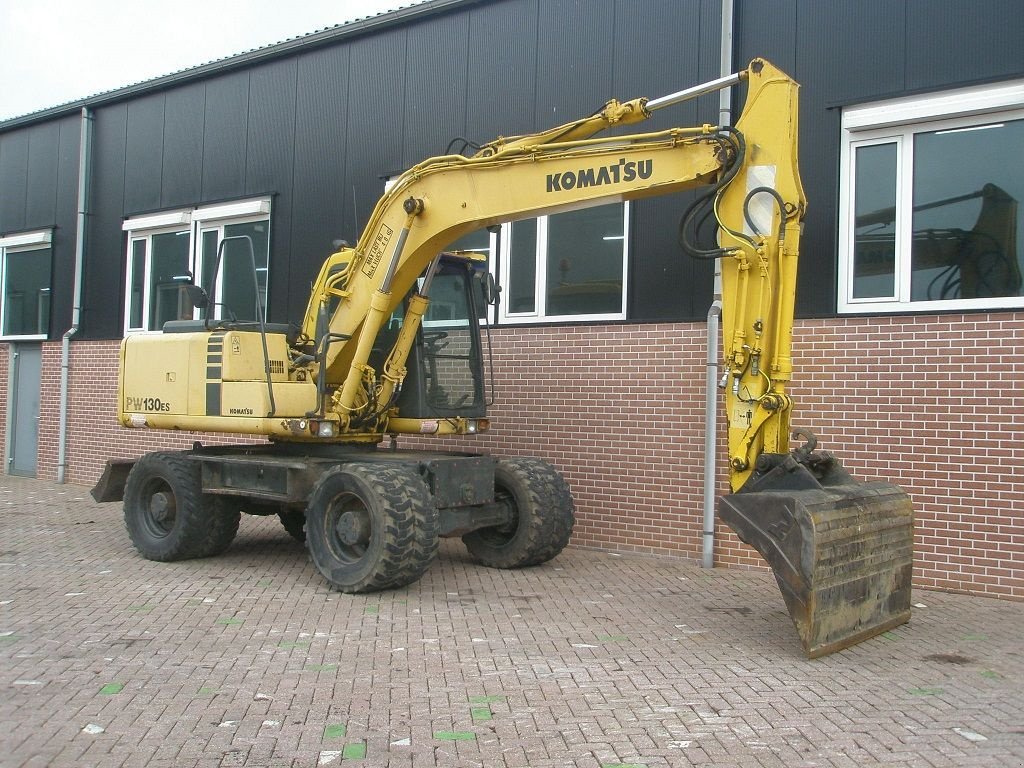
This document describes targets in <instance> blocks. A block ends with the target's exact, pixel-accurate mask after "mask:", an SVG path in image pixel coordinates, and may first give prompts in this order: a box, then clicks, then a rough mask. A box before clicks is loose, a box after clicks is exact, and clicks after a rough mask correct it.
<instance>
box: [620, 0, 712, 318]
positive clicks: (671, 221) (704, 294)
mask: <svg viewBox="0 0 1024 768" xmlns="http://www.w3.org/2000/svg"><path fill="white" fill-rule="evenodd" d="M720 27H721V16H720V14H719V10H718V4H717V2H715V3H712V2H708V0H640V1H639V2H635V1H632V0H618V2H617V3H616V6H615V45H614V48H613V58H614V65H615V69H614V73H613V78H614V87H613V89H612V92H611V93H609V94H608V95H609V96H615V97H616V98H619V99H631V98H634V97H637V96H646V97H648V98H657V97H659V96H664V95H666V94H669V93H674V92H675V91H678V90H681V89H683V88H687V87H689V86H691V85H697V84H698V83H702V82H706V81H708V80H711V79H714V78H716V77H718V46H717V35H718V30H719V29H720ZM709 34H710V38H709V37H708V35H709ZM709 52H710V54H711V55H710V56H709V55H708V53H709ZM717 119H718V101H717V97H706V98H702V99H699V100H694V101H690V102H686V103H685V104H680V105H676V106H673V107H670V108H667V109H664V110H662V111H661V112H657V113H655V115H654V116H653V117H652V118H651V120H649V121H648V122H646V123H643V124H642V125H638V126H631V127H630V128H629V130H631V131H648V130H657V129H663V128H669V127H672V126H689V125H698V124H700V123H703V122H712V123H713V122H715V121H717ZM693 197H694V196H693V194H681V195H671V196H667V197H656V198H651V199H649V200H640V201H637V202H636V203H634V204H633V210H632V219H631V238H630V271H629V297H628V305H629V308H628V313H629V317H630V319H640V320H654V319H659V320H662V319H664V320H667V319H673V320H679V319H691V318H694V317H703V316H704V315H705V314H706V312H707V306H708V304H710V302H711V292H712V281H713V275H714V270H713V268H712V266H711V265H710V264H709V263H708V262H706V261H694V260H693V259H691V258H689V257H688V256H686V255H685V254H684V253H683V252H682V250H681V249H680V247H679V245H678V240H677V225H678V221H679V216H680V214H681V212H682V211H683V210H684V209H685V208H686V206H687V205H688V204H689V202H690V201H691V200H692V199H693Z"/></svg>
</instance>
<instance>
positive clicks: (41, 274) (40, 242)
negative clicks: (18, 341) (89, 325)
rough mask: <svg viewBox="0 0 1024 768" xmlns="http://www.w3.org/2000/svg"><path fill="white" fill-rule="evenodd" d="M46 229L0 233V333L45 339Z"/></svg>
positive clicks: (48, 264)
mask: <svg viewBox="0 0 1024 768" xmlns="http://www.w3.org/2000/svg"><path fill="white" fill-rule="evenodd" d="M50 241H51V233H50V231H49V230H43V231H39V232H26V233H24V234H18V235H4V236H0V295H2V296H3V299H2V301H0V335H2V336H4V337H13V336H17V337H32V338H46V336H47V334H48V333H49V330H50V272H51V262H52V255H53V253H52V250H51V248H50Z"/></svg>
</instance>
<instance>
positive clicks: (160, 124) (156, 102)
mask: <svg viewBox="0 0 1024 768" xmlns="http://www.w3.org/2000/svg"><path fill="white" fill-rule="evenodd" d="M163 156H164V94H162V93H155V94H153V95H152V96H145V97H143V98H141V99H136V100H134V101H131V102H129V103H128V135H127V139H126V143H125V171H124V210H125V214H126V215H129V216H130V215H132V214H136V213H142V212H144V211H152V210H156V209H157V208H160V201H161V194H160V190H161V178H160V176H161V171H162V169H163V165H164V162H163Z"/></svg>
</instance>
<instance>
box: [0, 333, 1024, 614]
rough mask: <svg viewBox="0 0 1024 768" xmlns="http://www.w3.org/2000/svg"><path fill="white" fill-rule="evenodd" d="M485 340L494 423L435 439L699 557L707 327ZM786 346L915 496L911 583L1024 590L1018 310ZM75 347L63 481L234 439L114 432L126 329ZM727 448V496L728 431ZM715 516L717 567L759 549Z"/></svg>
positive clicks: (831, 413)
mask: <svg viewBox="0 0 1024 768" xmlns="http://www.w3.org/2000/svg"><path fill="white" fill-rule="evenodd" d="M493 337H494V345H495V349H494V363H495V372H496V377H497V387H498V392H497V394H498V402H497V403H496V404H495V406H494V407H493V408H492V409H491V414H492V417H493V419H494V426H493V428H492V431H491V432H490V433H489V434H487V435H484V436H479V437H477V438H474V439H472V440H470V439H468V438H467V439H461V440H458V441H449V442H442V441H437V442H436V443H435V442H429V443H428V444H429V445H431V446H437V447H441V448H450V449H456V448H469V449H471V450H480V451H490V452H493V453H496V454H529V455H538V456H541V457H544V458H546V459H548V460H550V461H552V462H554V463H555V464H556V465H558V466H559V468H560V469H562V471H563V472H565V474H566V477H567V478H568V480H569V482H570V484H571V485H572V487H573V491H574V494H575V497H576V501H577V507H578V524H577V528H576V532H575V535H574V538H573V543H574V544H575V545H578V546H590V547H602V548H609V549H616V550H622V551H637V552H651V553H662V554H672V555H680V556H683V557H687V558H692V559H696V558H699V557H700V552H701V535H700V531H701V520H700V515H701V512H700V504H701V496H702V490H701V472H702V469H701V462H702V456H701V451H702V446H703V437H702V424H703V392H702V388H703V382H704V359H705V358H704V351H703V344H704V326H703V324H700V323H696V324H695V323H678V324H651V325H618V326H583V327H565V328H555V327H548V328H503V329H497V330H495V331H494V332H493ZM794 343H795V351H794V358H795V362H796V372H795V384H794V387H793V389H792V394H793V396H794V399H795V401H796V410H795V413H794V418H793V423H794V425H795V426H800V427H807V428H810V429H811V430H813V431H814V432H816V433H817V434H818V436H819V438H820V440H821V445H822V447H823V448H825V449H826V450H830V451H832V452H834V453H836V454H837V455H839V456H840V457H841V459H842V460H843V462H844V464H845V466H846V467H847V468H848V469H849V470H850V471H851V472H852V473H853V474H854V475H855V476H857V477H859V478H861V479H872V478H879V479H885V480H888V481H891V482H895V483H897V484H899V485H902V486H903V487H904V488H906V489H907V490H908V491H909V492H910V493H911V496H912V498H913V502H914V508H915V510H916V515H917V527H916V532H915V551H916V567H915V578H916V583H917V584H919V585H921V586H928V587H936V588H941V589H950V590H964V591H971V592H976V593H979V594H988V595H999V596H1008V597H1015V598H1024V479H1022V478H1024V472H1022V470H1024V451H1021V450H1020V446H1021V445H1022V444H1024V392H1021V391H1020V390H1021V387H1020V374H1019V371H1020V370H1021V364H1022V363H1024V351H1022V348H1024V313H1005V314H998V315H941V316H934V315H933V316H927V317H909V318H908V317H899V318H877V317H872V318H846V319H838V320H813V321H803V322H800V323H798V327H797V332H796V336H795V342H794ZM72 350H73V355H72V370H71V387H72V396H71V404H70V419H71V427H70V429H69V459H70V461H69V466H68V470H67V478H68V480H69V481H71V482H77V483H83V484H91V483H92V482H94V481H95V479H96V478H97V477H98V475H99V473H100V471H101V469H102V466H103V462H104V461H105V459H106V458H107V457H109V456H133V455H138V454H141V453H143V452H145V451H147V450H153V449H156V448H174V447H182V448H183V447H188V446H189V445H191V443H192V441H193V440H195V439H202V440H203V441H204V442H206V443H213V442H227V441H237V440H238V438H237V436H228V435H214V436H210V435H197V434H194V433H184V432H183V433H170V432H166V433H163V432H148V431H145V430H123V429H120V428H119V427H117V426H116V424H115V423H114V419H113V413H114V407H115V402H114V398H115V391H116V378H117V354H118V344H117V342H78V343H75V344H74V345H73V346H72ZM59 362H60V344H59V342H50V343H48V344H47V345H44V367H45V368H46V369H47V370H46V371H45V372H44V385H43V386H44V399H45V400H47V401H48V400H49V398H50V396H51V395H50V393H49V389H48V388H51V387H53V386H54V384H53V383H51V382H56V381H59ZM51 368H56V374H53V373H51V370H50V369H51ZM5 382H6V378H5V377H0V385H2V384H5ZM53 401H54V403H56V395H55V394H54V395H53ZM4 402H6V399H5V400H4ZM40 426H41V430H43V435H52V445H53V447H52V448H51V447H50V446H49V445H48V444H47V443H48V442H50V441H49V439H48V438H46V437H42V436H41V439H40V445H41V446H44V444H47V445H45V447H41V450H40V477H47V478H52V477H53V476H54V475H55V472H56V463H55V462H56V459H55V457H56V436H57V423H56V408H55V406H54V407H50V406H44V414H43V419H42V421H41V423H40ZM402 444H403V445H405V446H411V445H413V444H415V441H414V440H412V439H403V440H402ZM719 445H720V450H719V453H720V460H721V464H720V466H721V467H722V468H723V469H722V471H721V472H720V474H721V479H720V481H719V483H718V486H719V492H720V493H721V492H724V491H725V490H726V488H727V484H726V478H725V476H724V467H725V445H724V428H723V430H721V432H720V440H719ZM717 529H718V531H717V532H718V536H717V541H716V561H717V562H718V563H720V564H725V565H739V566H757V565H759V564H760V563H761V560H760V557H759V556H758V555H757V554H756V553H755V552H753V551H752V550H750V549H749V548H747V547H745V546H744V545H742V544H741V543H740V542H739V541H738V540H737V539H736V538H735V536H733V535H732V533H731V532H730V531H728V530H727V529H725V528H724V527H723V526H721V525H719V526H717Z"/></svg>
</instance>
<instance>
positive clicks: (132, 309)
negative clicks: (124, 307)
mask: <svg viewBox="0 0 1024 768" xmlns="http://www.w3.org/2000/svg"><path fill="white" fill-rule="evenodd" d="M130 268H131V275H132V277H131V284H130V285H129V287H128V294H129V295H128V327H129V328H141V327H142V303H143V301H144V300H145V297H144V295H143V294H144V293H145V290H146V240H145V239H144V238H142V239H139V240H132V263H131V265H130Z"/></svg>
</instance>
